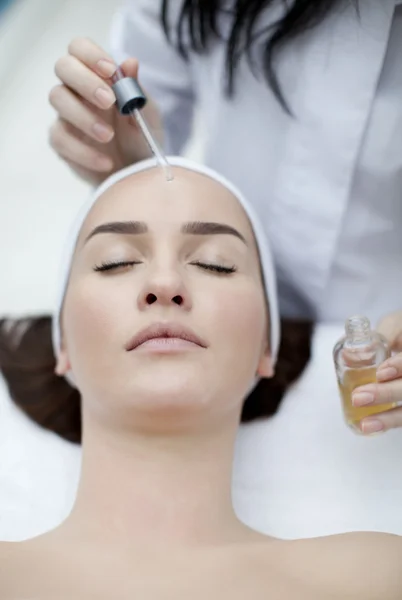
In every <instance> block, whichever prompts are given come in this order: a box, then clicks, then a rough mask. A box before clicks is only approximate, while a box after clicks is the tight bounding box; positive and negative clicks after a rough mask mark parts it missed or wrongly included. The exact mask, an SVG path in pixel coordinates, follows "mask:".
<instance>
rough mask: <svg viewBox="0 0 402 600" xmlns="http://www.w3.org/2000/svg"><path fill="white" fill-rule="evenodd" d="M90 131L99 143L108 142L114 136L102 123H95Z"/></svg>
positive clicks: (111, 130)
mask: <svg viewBox="0 0 402 600" xmlns="http://www.w3.org/2000/svg"><path fill="white" fill-rule="evenodd" d="M92 131H93V132H94V134H95V135H96V137H97V138H98V140H100V141H101V142H110V140H111V139H112V137H113V136H114V131H113V129H111V128H110V127H107V126H106V125H103V124H102V123H95V125H93V127H92Z"/></svg>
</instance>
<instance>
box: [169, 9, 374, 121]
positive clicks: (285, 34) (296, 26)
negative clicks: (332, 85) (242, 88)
mask: <svg viewBox="0 0 402 600" xmlns="http://www.w3.org/2000/svg"><path fill="white" fill-rule="evenodd" d="M161 1H162V7H161V21H162V24H163V28H164V30H165V33H166V35H167V36H168V39H170V40H171V39H172V37H171V26H172V23H171V21H170V11H169V9H170V8H175V7H176V6H177V3H178V1H179V0H161ZM380 1H381V0H379V2H380ZM173 5H174V7H173ZM280 5H282V7H283V15H282V17H281V18H280V19H279V20H276V21H274V22H273V23H271V24H270V25H269V26H267V27H265V28H263V29H259V30H258V31H256V29H255V25H256V24H257V19H258V17H259V16H260V14H261V13H262V12H263V11H266V10H269V9H272V10H274V9H275V8H277V7H278V6H279V8H280V7H281V6H280ZM350 5H353V6H354V7H355V8H356V14H357V16H358V14H359V11H358V9H359V0H290V1H289V0H231V2H230V6H228V1H227V0H181V5H180V6H181V10H180V14H179V18H178V21H177V23H176V24H174V28H175V30H176V33H177V36H175V37H176V38H177V40H178V50H179V52H180V54H181V55H182V56H183V57H184V58H186V59H187V58H188V54H189V50H191V51H193V52H196V53H203V52H206V51H207V50H208V49H209V47H210V44H211V42H213V41H216V40H226V93H227V94H228V95H229V96H233V94H234V91H235V73H236V70H237V67H238V65H239V61H240V59H241V58H242V56H243V55H244V54H246V56H247V58H248V62H249V65H250V68H251V69H252V70H253V71H255V66H254V61H253V58H252V54H251V50H252V48H253V46H254V43H255V42H256V41H258V42H260V41H261V40H263V42H264V43H263V56H262V60H263V70H264V74H265V78H266V81H267V83H268V85H269V86H270V87H271V89H272V91H273V92H274V94H275V96H276V97H277V99H278V100H279V102H280V103H281V105H282V106H283V107H284V109H285V110H286V111H287V112H290V109H289V107H288V104H287V102H286V99H285V97H284V95H283V93H282V90H281V86H280V84H279V79H278V75H277V72H276V69H275V66H274V63H275V58H276V56H277V54H278V52H279V51H280V50H281V48H283V46H284V45H285V44H287V43H288V42H291V41H293V40H294V39H295V38H297V37H298V36H300V35H301V34H305V33H306V32H307V31H308V30H310V29H313V28H314V27H317V26H318V25H320V23H322V22H323V21H324V19H325V18H326V17H327V16H328V15H329V13H330V12H331V11H332V10H334V9H336V8H340V9H341V10H342V9H345V8H347V7H348V6H350ZM223 13H226V14H229V16H230V17H231V19H232V24H231V28H230V30H229V33H228V34H225V33H224V32H223V31H222V30H221V27H220V17H221V16H222V14H223ZM187 32H189V34H190V35H189V41H190V44H188V40H187V38H188V34H187Z"/></svg>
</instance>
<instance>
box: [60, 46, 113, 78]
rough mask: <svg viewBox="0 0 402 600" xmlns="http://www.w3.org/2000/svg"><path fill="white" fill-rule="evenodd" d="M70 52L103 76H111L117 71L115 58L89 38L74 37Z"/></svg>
mask: <svg viewBox="0 0 402 600" xmlns="http://www.w3.org/2000/svg"><path fill="white" fill-rule="evenodd" d="M68 53H69V54H70V56H74V57H75V58H77V59H78V60H79V61H80V62H82V63H84V65H86V66H87V67H89V68H90V69H92V70H93V71H95V72H96V73H98V75H100V76H101V77H108V78H109V77H111V76H112V75H113V73H114V72H115V71H116V68H117V65H116V63H115V61H114V60H113V58H112V57H111V56H110V55H109V54H108V53H107V52H105V51H104V50H103V48H101V47H100V46H98V44H95V42H93V41H92V40H90V39H89V38H81V37H77V38H74V39H73V40H72V41H71V42H70V44H69V46H68Z"/></svg>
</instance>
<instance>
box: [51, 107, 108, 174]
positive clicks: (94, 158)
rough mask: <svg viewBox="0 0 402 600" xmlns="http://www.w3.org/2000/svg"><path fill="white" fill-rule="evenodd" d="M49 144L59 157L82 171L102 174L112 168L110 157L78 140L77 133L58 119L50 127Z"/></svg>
mask: <svg viewBox="0 0 402 600" xmlns="http://www.w3.org/2000/svg"><path fill="white" fill-rule="evenodd" d="M49 142H50V145H51V146H52V148H53V149H54V150H55V151H56V152H57V154H58V155H59V156H61V157H62V158H63V159H65V160H67V161H71V162H74V163H76V164H78V165H80V166H81V167H82V168H84V169H89V170H90V171H96V172H100V173H104V172H108V171H111V170H112V168H113V161H112V159H111V158H110V157H108V156H106V155H105V154H102V153H101V152H99V151H98V150H96V149H95V148H93V147H91V146H90V145H89V144H87V143H85V142H84V141H83V140H81V139H79V132H77V131H76V130H74V128H73V127H72V126H71V125H70V124H69V123H66V122H65V121H62V120H60V119H59V120H58V121H56V123H55V124H54V125H53V126H52V127H51V129H50V135H49Z"/></svg>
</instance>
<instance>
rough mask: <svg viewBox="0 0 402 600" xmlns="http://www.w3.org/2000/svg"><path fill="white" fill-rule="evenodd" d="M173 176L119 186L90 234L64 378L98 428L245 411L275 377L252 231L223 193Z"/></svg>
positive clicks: (69, 319)
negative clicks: (104, 423)
mask: <svg viewBox="0 0 402 600" xmlns="http://www.w3.org/2000/svg"><path fill="white" fill-rule="evenodd" d="M174 172H175V179H174V181H172V182H169V183H167V182H166V181H165V180H164V178H163V176H162V175H161V174H160V172H159V169H151V170H148V171H144V172H142V173H139V174H135V175H133V176H131V177H128V178H126V179H124V180H122V181H120V182H119V183H117V184H116V185H114V186H113V187H112V188H110V189H109V190H108V191H107V192H106V193H105V194H104V195H103V196H102V197H101V198H100V199H99V200H98V201H97V202H96V204H95V205H94V207H93V209H92V211H91V212H90V214H89V215H88V217H87V219H86V221H85V223H84V225H83V228H82V230H81V233H80V237H79V240H78V243H77V247H76V251H75V256H74V260H73V265H72V269H71V275H70V281H69V285H68V289H67V292H66V297H65V302H64V308H63V314H62V331H63V342H62V352H61V355H60V359H59V362H58V366H57V372H58V373H59V374H65V373H66V372H67V371H68V370H69V369H70V368H71V370H72V373H73V376H74V379H75V382H76V384H77V387H78V388H79V390H80V392H81V394H82V395H83V401H84V410H87V411H91V412H92V413H94V414H97V415H98V417H99V418H101V417H102V418H107V419H109V420H110V419H113V418H116V419H120V420H121V419H122V418H123V419H129V418H130V415H131V416H132V415H134V414H137V415H138V414H140V413H143V414H144V415H145V414H146V413H149V414H150V413H153V415H154V416H155V412H156V411H159V413H160V414H165V417H166V416H167V415H168V414H175V415H176V417H177V416H178V412H177V411H181V414H183V415H184V414H187V415H188V414H194V413H195V412H196V413H198V414H200V411H201V412H203V413H204V414H207V413H211V412H212V413H217V414H221V415H222V414H223V413H224V412H226V411H230V410H231V411H233V410H236V411H240V408H241V404H242V400H243V398H244V396H245V395H246V393H247V391H248V389H249V387H250V384H251V382H252V380H253V378H254V377H255V376H256V375H257V374H258V375H261V376H270V375H271V365H270V356H269V352H268V348H267V346H268V331H267V329H268V325H267V315H266V304H265V296H264V292H263V285H262V281H261V274H260V265H259V258H258V252H257V249H256V244H255V240H254V237H253V232H252V229H251V226H250V224H249V222H248V219H247V217H246V215H245V213H244V212H243V209H242V208H241V206H240V205H239V203H238V202H237V200H236V199H235V198H234V197H233V196H232V195H231V193H230V192H229V191H228V190H226V189H225V188H224V187H222V186H221V185H220V184H218V183H217V182H216V181H214V180H212V179H209V178H208V177H206V176H204V175H200V174H197V173H194V172H191V171H188V170H185V169H182V168H176V169H175V170H174ZM150 336H151V337H152V336H157V337H156V338H155V339H148V340H147V341H145V340H146V338H147V337H150ZM166 336H173V337H171V338H170V339H167V338H166ZM182 338H185V339H182ZM142 341H143V343H141V342H142ZM133 346H135V347H134V348H133ZM133 411H134V412H133ZM183 411H184V412H183Z"/></svg>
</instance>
